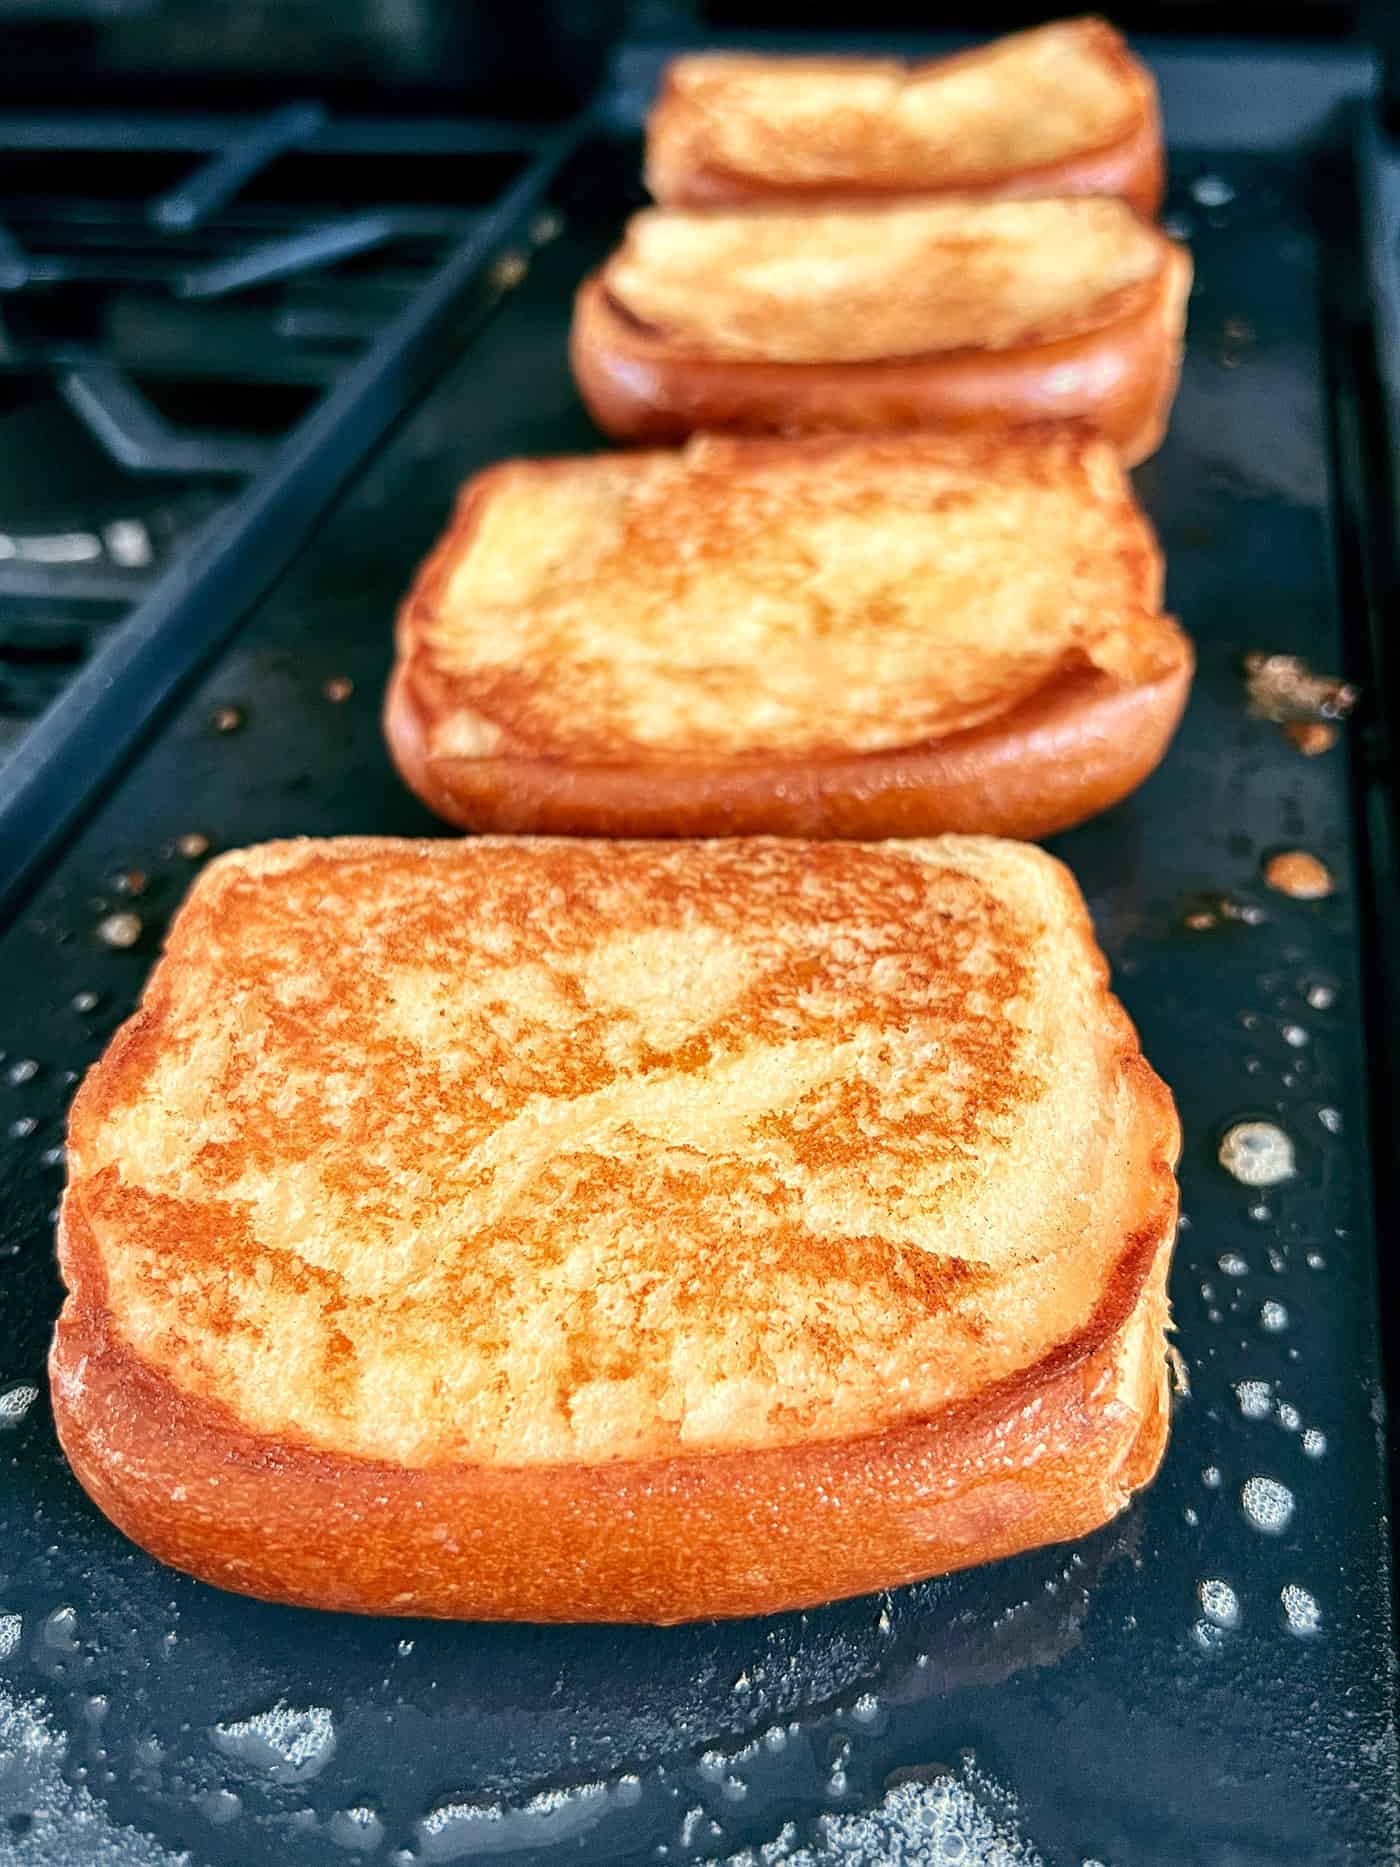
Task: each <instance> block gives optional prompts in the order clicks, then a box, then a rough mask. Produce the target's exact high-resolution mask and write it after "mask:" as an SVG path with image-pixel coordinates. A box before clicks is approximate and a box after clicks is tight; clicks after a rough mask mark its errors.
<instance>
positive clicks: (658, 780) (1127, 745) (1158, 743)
mask: <svg viewBox="0 0 1400 1867" xmlns="http://www.w3.org/2000/svg"><path fill="white" fill-rule="evenodd" d="M743 445H745V447H746V449H747V450H748V451H749V453H750V455H751V457H754V458H759V459H771V460H773V461H774V462H775V463H777V462H778V461H780V460H781V458H782V457H783V456H785V455H790V454H792V453H793V451H794V449H798V450H801V451H803V452H805V453H807V454H809V455H810V454H811V453H812V452H813V450H817V451H819V452H821V453H822V454H826V453H827V452H829V453H830V454H831V455H832V457H833V458H832V471H833V472H837V471H839V470H840V466H841V459H840V457H841V455H842V454H843V452H845V451H846V450H848V449H849V447H850V446H851V443H849V442H847V441H845V440H843V439H842V438H840V437H836V436H833V437H830V438H828V439H823V440H815V439H811V440H805V441H802V442H798V443H793V442H788V441H782V440H772V441H753V442H749V443H746V444H743ZM573 465H574V463H573V462H570V461H560V462H558V463H532V471H534V472H541V471H548V470H550V468H551V467H554V468H555V469H556V470H557V471H559V472H564V471H567V470H568V469H569V468H570V467H571V466H573ZM988 470H989V471H994V470H995V463H994V462H989V463H988ZM508 471H509V468H508V466H499V467H496V468H492V469H489V470H488V471H487V472H485V473H483V474H480V475H478V476H476V477H475V478H474V479H473V480H472V481H471V482H470V483H469V485H468V486H467V487H466V488H465V489H464V492H463V496H462V498H461V499H460V501H459V503H458V506H457V509H456V512H455V514H454V516H453V519H452V522H451V523H450V524H449V525H448V527H447V528H446V529H445V531H444V532H443V534H442V536H441V538H440V539H439V540H438V543H437V544H436V546H435V547H434V549H433V551H432V553H431V554H430V556H429V558H428V559H427V561H426V562H425V564H424V565H423V567H422V570H421V571H420V573H419V576H418V578H417V579H416V580H415V583H414V586H413V588H412V590H411V591H410V593H409V595H408V597H407V598H406V599H405V602H404V604H403V606H402V608H401V610H400V612H399V617H398V623H397V647H398V657H399V659H398V663H397V666H396V668H395V671H394V674H393V677H392V679H391V682H390V686H389V691H388V696H387V700H386V706H385V733H386V737H387V739H388V743H389V747H390V750H391V753H392V755H393V758H394V761H395V764H396V765H397V767H398V769H399V771H400V773H401V775H402V776H403V778H404V780H405V782H406V783H407V784H408V785H409V787H410V788H411V789H412V790H413V791H415V792H416V793H417V795H418V796H419V797H421V798H422V799H423V801H424V802H425V803H426V804H427V805H428V806H429V807H430V808H431V809H432V810H434V811H436V812H437V813H438V815H440V816H442V817H443V818H445V819H446V820H447V821H448V822H450V823H454V824H457V825H458V826H459V827H461V828H463V829H471V830H496V831H506V832H517V833H518V832H536V833H548V834H553V835H600V836H727V835H750V834H758V833H768V834H772V835H782V836H820V837H844V838H858V839H859V838H869V839H874V838H881V837H886V836H924V835H934V834H938V833H940V832H943V831H946V830H955V831H969V832H981V833H985V834H990V835H1001V836H1015V837H1023V838H1031V839H1033V838H1037V837H1041V836H1047V835H1050V834H1052V833H1054V832H1055V831H1058V830H1062V829H1067V828H1069V827H1070V826H1071V825H1073V824H1076V823H1079V822H1082V821H1083V820H1085V819H1086V818H1088V817H1091V816H1094V815H1096V814H1097V813H1098V812H1099V811H1101V810H1105V809H1107V808H1108V807H1109V806H1110V805H1112V804H1114V803H1116V802H1118V801H1119V800H1120V799H1121V798H1123V797H1125V796H1126V795H1127V794H1128V793H1129V792H1130V791H1132V790H1134V789H1135V788H1136V787H1137V786H1138V785H1139V784H1141V783H1142V782H1143V780H1144V779H1145V778H1146V777H1147V776H1148V775H1149V774H1150V773H1151V772H1152V771H1153V770H1154V769H1155V768H1156V766H1157V764H1158V763H1159V762H1160V760H1161V758H1162V757H1163V755H1164V753H1165V751H1166V749H1167V746H1168V745H1169V744H1170V742H1171V738H1172V735H1173V734H1174V732H1175V730H1176V727H1177V724H1178V722H1179V720H1180V718H1181V714H1182V711H1183V709H1184V707H1185V704H1186V699H1187V695H1188V693H1189V690H1190V684H1191V676H1192V671H1193V666H1194V661H1193V656H1192V651H1191V645H1190V642H1189V641H1188V639H1187V637H1186V636H1185V635H1184V634H1183V633H1182V632H1181V631H1180V630H1179V629H1178V628H1177V627H1176V626H1175V624H1173V623H1171V622H1170V621H1169V620H1168V619H1165V618H1163V619H1161V640H1160V648H1161V658H1160V661H1159V663H1158V665H1157V667H1156V668H1155V670H1154V675H1153V678H1151V679H1147V680H1142V681H1139V682H1128V681H1124V680H1121V679H1118V678H1115V677H1114V676H1113V675H1111V674H1109V673H1107V672H1105V671H1103V670H1101V669H1098V668H1096V667H1094V666H1092V665H1091V664H1090V663H1089V662H1088V661H1087V660H1086V659H1084V658H1083V657H1077V658H1076V657H1071V658H1069V659H1068V660H1067V661H1066V662H1065V663H1064V664H1063V665H1061V666H1060V667H1059V668H1058V669H1057V671H1056V672H1055V674H1054V676H1053V678H1052V679H1051V680H1049V681H1048V682H1046V683H1045V684H1044V685H1043V686H1041V687H1040V688H1038V689H1037V690H1036V691H1034V692H1032V693H1031V694H1030V695H1028V696H1027V697H1026V698H1024V699H1022V700H1020V701H1019V702H1017V703H1015V704H1013V705H1011V706H1010V707H1009V708H1007V709H1006V710H1005V711H1002V712H1000V713H998V714H996V715H995V716H994V717H992V718H990V719H987V720H985V721H983V722H981V723H979V724H976V725H974V726H972V727H970V728H968V729H965V730H961V731H955V732H952V733H950V734H948V735H947V736H945V737H943V738H941V739H937V740H932V741H928V742H926V743H922V744H921V743H914V744H910V745H906V746H900V747H897V748H895V749H893V750H889V751H880V752H864V753H850V754H846V755H840V754H832V753H824V754H822V755H820V756H813V755H811V754H807V755H788V756H783V755H779V754H772V755H764V754H746V755H745V756H744V757H742V758H727V757H724V756H718V755H717V756H713V757H710V758H705V757H682V756H671V757H657V756H651V757H647V758H646V759H645V760H643V759H641V758H639V757H638V756H637V755H636V754H635V753H633V754H631V755H630V756H629V755H627V754H626V753H625V752H622V753H618V754H615V755H613V756H610V757H608V758H606V759H598V760H589V759H584V758H574V757H570V758H562V757H558V756H551V755H547V754H545V753H543V752H541V751H539V750H537V749H533V748H531V747H530V746H529V745H528V744H513V743H511V742H510V739H509V737H508V736H502V739H501V743H498V744H496V745H495V746H494V748H493V749H492V750H491V751H490V752H487V753H484V754H482V755H480V756H475V757H446V756H443V755H442V754H441V753H440V752H438V753H434V752H433V751H432V749H431V748H432V744H433V740H434V728H435V727H438V726H440V725H441V724H442V722H443V721H445V720H452V719H455V718H457V717H459V716H461V715H462V714H463V711H464V701H463V697H462V694H461V692H460V691H459V684H458V683H457V682H455V681H454V680H453V679H451V678H449V677H447V676H445V675H444V674H443V673H442V672H441V671H440V670H439V669H438V668H437V667H436V666H435V664H434V660H433V657H432V655H431V654H430V653H429V652H428V650H427V648H426V646H425V637H426V635H427V634H428V632H429V630H430V627H431V624H432V623H433V620H434V618H435V616H436V615H437V613H438V611H439V610H440V609H441V607H442V604H443V602H444V600H445V597H446V592H447V587H448V585H449V583H450V581H451V577H452V575H453V572H454V570H455V568H456V566H457V565H458V564H459V563H460V562H461V561H462V558H463V556H464V554H465V553H466V551H467V550H468V549H469V548H470V544H471V541H472V538H473V535H474V533H475V529H476V527H477V525H478V523H479V519H480V515H481V513H482V510H483V508H484V507H485V505H486V504H487V502H489V500H490V499H491V498H492V497H493V495H494V493H495V490H496V488H497V486H498V485H499V484H500V482H501V479H502V476H503V475H505V474H506V473H507V472H508ZM1106 548H1111V549H1112V550H1113V551H1115V552H1116V553H1118V554H1119V555H1120V556H1121V557H1122V558H1123V561H1124V565H1125V571H1126V572H1127V573H1128V574H1129V581H1130V582H1131V583H1132V584H1133V585H1134V586H1135V587H1136V588H1137V589H1138V590H1139V591H1140V600H1141V602H1142V604H1143V605H1144V607H1147V608H1150V607H1152V606H1155V605H1156V604H1157V603H1159V602H1160V599H1161V583H1162V565H1161V555H1160V552H1159V551H1158V550H1157V548H1156V545H1155V541H1153V539H1152V537H1151V534H1150V532H1148V531H1146V529H1145V528H1142V529H1141V530H1140V531H1138V530H1133V529H1132V528H1129V527H1126V526H1124V525H1122V524H1117V525H1115V527H1114V530H1113V536H1112V538H1111V539H1110V540H1109V541H1108V543H1107V545H1106ZM482 725H483V728H484V729H485V730H486V731H487V732H492V731H494V730H495V727H496V722H482Z"/></svg>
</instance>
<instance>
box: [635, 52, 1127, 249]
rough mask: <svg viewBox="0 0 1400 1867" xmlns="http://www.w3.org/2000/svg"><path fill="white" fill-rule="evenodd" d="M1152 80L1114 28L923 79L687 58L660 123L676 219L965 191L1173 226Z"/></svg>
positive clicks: (656, 153) (652, 162)
mask: <svg viewBox="0 0 1400 1867" xmlns="http://www.w3.org/2000/svg"><path fill="white" fill-rule="evenodd" d="M1163 170H1164V165H1163V160H1162V130H1161V121H1160V115H1159V111H1158V107H1157V91H1156V86H1155V85H1154V84H1153V82H1152V78H1151V75H1150V73H1149V72H1148V71H1147V70H1146V68H1145V67H1144V66H1143V65H1141V64H1140V63H1139V62H1138V60H1137V59H1135V58H1134V57H1133V55H1132V54H1131V52H1129V50H1128V48H1127V46H1126V45H1125V44H1124V43H1123V41H1122V39H1121V38H1120V37H1119V35H1118V34H1117V33H1116V32H1115V31H1114V30H1113V28H1112V27H1111V26H1109V25H1107V24H1106V23H1105V22H1104V21H1103V20H1101V19H1071V20H1060V21H1057V22H1056V23H1055V24H1053V25H1049V26H1041V27H1038V28H1037V29H1036V30H1034V31H1032V32H1021V33H1015V34H1013V35H1012V36H1010V37H1009V38H1005V39H999V40H997V41H995V42H994V43H993V44H991V45H987V46H982V47H980V48H978V49H977V50H976V51H972V52H964V53H960V54H959V55H958V56H956V57H953V58H940V59H936V60H933V61H930V62H928V63H925V64H919V65H905V64H901V63H899V62H898V61H896V60H894V59H875V58H830V57H828V58H768V57H762V56H756V55H752V54H747V55H746V54H739V53H729V52H715V53H700V54H696V55H693V56H690V57H685V58H678V59H676V60H675V61H674V63H673V64H672V65H671V66H670V67H669V68H668V70H667V72H666V75H665V78H664V80H663V83H662V87H661V92H660V95H659V97H658V99H657V102H656V104H655V106H654V108H653V110H652V113H651V116H650V118H649V119H648V122H647V148H646V179H647V185H648V187H649V188H650V189H651V192H652V194H653V195H654V196H655V198H656V199H657V200H658V201H660V202H662V203H664V204H665V205H666V206H669V207H746V206H755V207H765V206H778V205H788V206H800V205H803V204H810V203H811V202H813V201H833V200H845V201H850V202H853V203H857V204H859V203H865V202H870V201H876V200H879V199H881V198H882V197H889V196H892V195H921V194H944V193H948V192H949V191H959V192H963V193H986V194H993V195H1069V194H1095V195H1099V194H1102V195H1118V196H1121V197H1122V199H1124V200H1125V201H1127V202H1129V203H1130V204H1131V205H1132V206H1133V207H1134V208H1136V209H1137V211H1138V212H1139V213H1141V214H1146V215H1152V214H1155V213H1156V212H1157V209H1158V208H1159V206H1160V205H1161V200H1162V185H1163V178H1164V177H1163Z"/></svg>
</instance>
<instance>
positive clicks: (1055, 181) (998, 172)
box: [646, 17, 1166, 219]
mask: <svg viewBox="0 0 1400 1867" xmlns="http://www.w3.org/2000/svg"><path fill="white" fill-rule="evenodd" d="M1065 25H1066V28H1068V29H1070V30H1073V31H1075V32H1076V33H1077V35H1078V36H1079V39H1080V42H1081V44H1082V45H1083V46H1084V48H1085V50H1086V51H1087V52H1089V53H1090V54H1091V55H1092V56H1093V57H1095V58H1097V59H1098V60H1099V61H1100V62H1101V63H1102V64H1103V65H1104V66H1105V67H1106V68H1107V69H1108V70H1110V71H1111V72H1112V73H1113V75H1114V77H1115V78H1116V79H1117V80H1118V81H1119V82H1120V83H1121V85H1122V87H1123V91H1124V95H1125V98H1127V99H1130V100H1131V113H1130V121H1129V123H1128V127H1127V128H1126V129H1125V130H1123V131H1122V132H1121V133H1115V134H1114V135H1112V136H1110V137H1107V138H1104V139H1102V140H1100V141H1098V142H1088V143H1086V144H1085V145H1084V146H1083V147H1082V148H1078V149H1073V150H1070V151H1067V152H1066V153H1065V154H1063V155H1062V156H1060V157H1058V158H1056V159H1055V160H1052V161H1044V162H1036V163H1031V164H1028V165H1024V166H1019V167H1016V168H1013V169H1006V168H989V169H987V170H986V171H985V172H983V173H981V174H975V173H974V174H968V173H965V172H964V173H959V175H958V176H957V178H956V180H955V181H954V182H952V183H950V184H947V188H948V190H949V191H952V190H953V189H956V191H957V192H958V193H966V194H977V193H986V194H990V195H998V196H1010V197H1016V196H1029V195H1076V194H1087V195H1116V196H1117V197H1119V198H1120V199H1121V200H1124V201H1126V202H1128V204H1129V205H1130V206H1131V207H1133V208H1134V209H1135V210H1136V211H1137V212H1138V213H1139V214H1141V215H1143V216H1144V217H1145V218H1148V219H1151V218H1153V217H1155V216H1156V214H1157V212H1158V210H1159V209H1160V207H1161V205H1162V196H1163V193H1164V191H1165V186H1166V163H1165V159H1164V156H1163V149H1162V123H1161V110H1160V106H1159V104H1158V99H1157V87H1156V85H1155V84H1154V82H1153V80H1152V75H1151V73H1150V72H1149V71H1148V70H1147V68H1146V67H1145V66H1144V65H1143V64H1142V63H1141V62H1140V61H1139V60H1138V59H1137V58H1135V57H1134V56H1133V54H1132V52H1131V51H1130V50H1129V49H1128V46H1127V44H1126V43H1125V41H1124V40H1123V37H1122V35H1121V34H1120V33H1118V32H1117V31H1115V29H1114V28H1113V27H1112V26H1110V25H1109V24H1108V22H1107V21H1106V20H1103V19H1098V18H1093V17H1090V18H1085V19H1082V20H1078V21H1074V22H1065ZM985 49H986V48H982V47H974V48H973V49H972V50H970V51H967V52H960V53H956V54H954V55H952V56H951V57H948V58H942V59H931V60H928V61H926V62H924V63H923V64H918V65H911V66H908V67H906V68H905V69H906V71H907V73H908V76H909V77H910V78H911V79H915V80H918V79H920V78H925V77H935V76H937V75H938V74H939V73H940V72H948V71H953V70H955V69H957V68H958V67H959V66H966V65H967V64H969V63H976V62H977V61H978V60H980V59H981V58H982V57H983V56H984V52H985ZM833 68H834V69H836V70H838V71H839V62H838V61H833ZM646 181H647V187H648V189H649V190H650V192H651V194H652V196H653V198H654V199H655V200H657V201H658V202H661V203H663V204H664V205H666V206H668V207H778V206H796V205H801V204H803V203H806V202H812V201H816V200H821V201H824V202H828V203H834V202H846V203H851V204H859V203H861V202H866V201H872V200H877V199H887V198H889V197H891V196H892V195H894V194H907V193H938V192H942V191H943V189H942V188H941V187H940V184H938V183H937V182H935V181H932V180H928V179H925V180H923V181H920V182H915V181H913V180H912V179H911V180H909V181H906V182H904V183H903V184H902V185H899V186H896V185H894V184H892V183H891V182H888V181H884V180H879V179H871V180H867V181H857V180H855V179H854V178H851V177H847V178H845V179H843V180H842V181H841V182H840V183H832V182H830V181H829V180H825V179H818V180H815V181H812V182H809V183H807V184H805V185H804V184H801V183H796V182H791V181H785V180H775V179H774V178H773V177H772V176H770V175H765V174H762V173H757V172H754V171H753V170H745V171H742V172H740V171H737V170H735V169H734V168H730V167H726V166H725V165H724V164H723V163H720V162H715V161H712V160H708V159H707V158H706V155H705V152H704V149H703V143H702V142H701V143H697V140H696V134H695V125H694V122H693V112H692V107H691V105H690V103H689V101H688V100H687V99H686V98H685V97H684V96H683V95H682V94H681V88H680V86H679V85H678V83H677V74H676V73H675V70H674V68H671V69H668V71H667V73H666V76H665V78H664V79H663V82H662V87H661V90H660V92H659V93H658V96H657V99H656V102H655V104H654V105H653V107H652V110H651V112H650V114H649V116H648V118H647V149H646Z"/></svg>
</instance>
